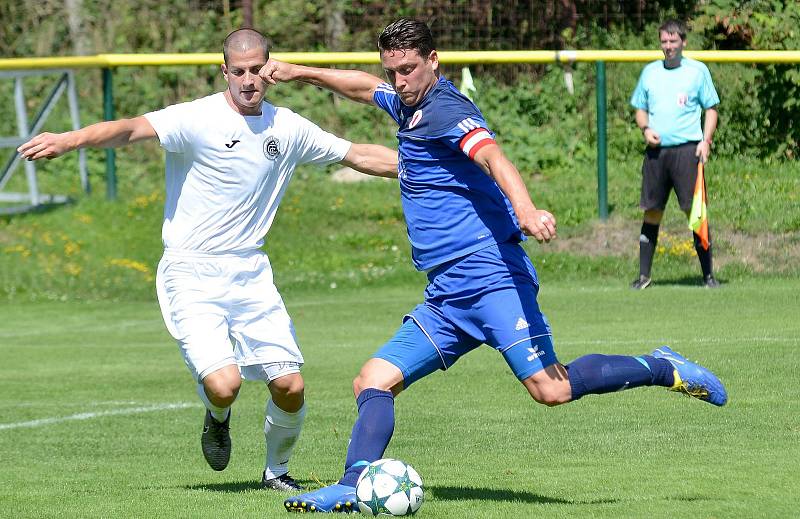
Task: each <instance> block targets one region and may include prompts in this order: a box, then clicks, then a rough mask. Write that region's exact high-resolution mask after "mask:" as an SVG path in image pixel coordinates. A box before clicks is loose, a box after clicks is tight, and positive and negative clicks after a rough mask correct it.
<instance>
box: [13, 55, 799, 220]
mask: <svg viewBox="0 0 800 519" xmlns="http://www.w3.org/2000/svg"><path fill="white" fill-rule="evenodd" d="M684 55H686V56H687V57H690V58H694V59H697V60H700V61H703V62H709V63H711V62H716V63H765V64H769V63H772V64H774V63H783V64H791V63H800V51H794V50H741V51H714V50H700V51H688V50H687V51H685V52H684ZM272 56H273V57H274V58H275V59H278V60H281V61H287V62H290V63H298V64H303V65H372V64H378V63H380V57H379V54H378V52H377V51H371V52H275V53H272ZM662 58H663V54H662V53H661V51H659V50H561V51H553V50H515V51H440V52H439V59H440V60H441V62H442V63H445V64H457V65H479V64H480V65H489V64H513V63H575V62H595V66H596V68H597V74H596V83H597V84H596V97H597V135H598V142H597V179H598V182H597V190H598V208H599V216H600V218H601V219H603V220H605V219H606V218H607V216H608V202H607V166H606V162H607V159H606V79H605V78H606V74H605V64H606V62H649V61H656V60H659V59H662ZM222 61H223V57H222V53H202V54H98V55H96V56H75V57H46V58H11V59H0V71H2V70H26V69H27V70H30V69H47V68H57V69H68V68H100V69H102V71H103V106H104V108H103V112H104V118H105V119H106V120H113V119H114V94H113V87H112V85H113V73H112V71H113V69H114V68H117V67H159V66H174V65H179V66H181V65H183V66H186V65H195V66H196V65H219V64H220V63H222ZM106 177H107V185H106V189H107V194H108V197H109V198H112V199H113V198H116V165H115V153H114V150H113V149H111V148H109V149H108V150H106Z"/></svg>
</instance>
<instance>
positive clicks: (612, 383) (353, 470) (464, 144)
mask: <svg viewBox="0 0 800 519" xmlns="http://www.w3.org/2000/svg"><path fill="white" fill-rule="evenodd" d="M378 49H379V51H380V56H381V63H382V66H383V69H384V71H385V73H386V75H387V78H388V80H389V83H386V82H384V81H382V80H381V79H380V78H377V77H375V76H373V75H371V74H368V73H366V72H361V71H356V70H335V69H323V68H314V67H304V66H299V65H292V64H288V63H283V62H278V61H274V60H271V61H270V62H268V63H267V64H266V65H265V66H264V68H263V69H262V70H261V72H260V75H261V76H262V78H263V79H264V80H265V81H267V82H268V83H277V82H281V81H301V82H305V83H310V84H314V85H317V86H321V87H324V88H328V89H330V90H332V91H334V92H336V93H339V94H341V95H343V96H345V97H347V98H349V99H351V100H354V101H359V102H362V103H367V104H374V105H377V106H378V107H379V108H381V109H383V110H385V111H386V112H388V113H389V115H390V116H392V118H393V119H394V120H395V121H396V122H397V124H398V125H399V127H400V129H399V131H398V132H397V138H398V141H399V158H400V160H399V164H400V165H399V167H398V171H399V173H400V175H399V181H400V192H401V197H402V205H403V211H404V214H405V218H406V224H407V227H408V238H409V240H410V241H411V246H412V256H413V261H414V265H415V266H416V267H417V268H418V269H419V270H423V271H426V272H427V276H428V280H429V284H428V287H427V288H426V290H425V301H424V302H423V303H422V304H420V305H418V306H417V307H416V308H414V309H413V310H412V311H411V312H410V313H409V314H407V315H406V316H405V318H404V322H403V324H402V326H401V327H400V329H399V330H398V331H397V332H396V333H395V335H394V337H392V338H391V339H390V340H389V341H388V342H387V343H386V344H385V345H384V346H383V347H382V348H380V349H379V350H378V351H377V352H376V353H375V355H374V356H373V357H372V358H371V359H369V360H368V361H367V362H366V363H365V364H364V366H363V367H362V368H361V371H360V373H359V374H358V376H357V377H356V378H355V380H354V381H353V391H354V394H355V396H356V402H357V405H358V418H357V419H356V423H355V425H354V426H353V430H352V434H351V437H350V444H349V447H348V450H347V458H346V461H345V470H344V475H343V476H342V478H341V479H340V480H339V482H338V483H336V484H333V485H330V486H326V487H323V488H320V489H318V490H315V491H312V492H307V493H305V494H301V495H298V496H294V497H291V498H289V499H287V500H286V501H285V503H284V504H285V507H286V509H287V510H288V511H295V512H307V511H316V512H348V511H352V510H353V507H354V505H355V502H356V496H355V484H356V480H357V479H358V476H359V474H360V473H361V471H362V470H363V469H364V467H365V466H366V465H367V464H369V462H371V461H374V460H377V459H380V458H382V457H383V454H384V451H385V449H386V447H387V446H388V444H389V441H390V439H391V437H392V433H393V431H394V399H395V397H396V396H397V395H398V394H399V393H400V392H401V391H403V390H404V389H406V388H408V387H409V386H410V385H411V384H413V383H414V382H415V381H417V380H419V379H421V378H423V377H425V376H427V375H429V374H431V373H433V372H434V371H436V370H439V369H442V370H444V369H448V368H449V367H451V366H452V365H453V364H454V363H455V362H456V361H457V360H458V359H459V358H460V357H461V356H462V355H465V354H466V353H468V352H469V351H471V350H473V349H475V348H477V347H478V346H480V345H481V344H484V343H486V344H488V345H490V346H491V347H493V348H495V349H496V350H497V351H499V352H500V353H501V354H502V355H503V357H504V358H505V360H506V362H507V363H508V365H509V366H510V367H511V369H512V371H513V372H514V374H515V375H516V376H517V378H518V379H519V380H520V382H521V383H522V384H523V386H524V387H525V388H526V389H527V391H528V392H529V393H530V395H531V397H533V399H534V400H535V401H537V402H539V403H542V404H545V405H548V406H555V405H559V404H564V403H567V402H571V401H574V400H577V399H579V398H581V397H582V396H584V395H587V394H600V393H609V392H615V391H619V390H621V389H626V388H633V387H638V386H664V387H667V388H670V389H672V390H674V391H679V392H683V393H686V394H689V395H691V396H694V397H697V398H700V399H701V400H704V401H707V402H710V403H712V404H714V405H717V406H721V405H724V404H725V402H726V401H727V393H726V391H725V388H724V386H723V385H722V383H721V382H720V381H719V379H718V378H717V377H716V376H714V374H712V373H711V372H710V371H708V370H707V369H705V368H703V367H701V366H699V365H697V364H694V363H692V362H689V361H687V360H686V359H685V358H683V357H682V356H680V355H679V354H677V353H675V352H673V351H672V350H671V349H669V348H668V347H665V346H662V347H660V348H658V349H656V350H655V351H653V352H652V353H650V354H647V355H641V356H638V357H631V356H622V355H597V354H593V355H586V356H584V357H580V358H578V359H576V360H574V361H573V362H572V363H570V364H566V365H562V364H561V363H559V362H558V359H557V358H556V354H555V351H554V349H553V342H552V334H551V331H550V326H549V325H548V323H547V319H546V318H545V317H544V315H543V314H542V312H541V310H540V309H539V305H538V303H537V301H536V297H537V293H538V290H539V281H538V278H537V274H536V270H535V269H534V267H533V264H532V263H531V261H530V259H529V258H528V256H527V254H526V253H525V251H524V249H523V248H522V247H521V246H520V242H521V241H522V240H524V239H525V235H530V236H533V237H534V238H536V240H538V241H539V242H547V241H549V240H550V239H552V238H554V237H555V235H556V220H555V217H554V216H553V215H552V214H551V213H549V212H547V211H545V210H543V209H537V208H536V206H535V205H534V204H533V202H532V201H531V198H530V196H529V194H528V190H527V188H526V187H525V184H524V183H523V181H522V178H521V177H520V174H519V172H518V171H517V169H516V168H515V167H514V165H513V164H512V163H511V162H510V161H509V160H508V159H507V158H506V156H505V155H504V154H503V152H502V151H501V149H500V147H499V146H498V145H497V143H496V142H495V139H494V135H493V133H492V132H491V131H490V130H489V127H488V125H487V123H486V121H485V120H484V118H483V115H482V114H481V112H480V110H478V108H477V107H476V106H475V105H474V104H473V103H472V102H471V101H470V100H469V99H467V98H466V97H465V96H463V95H462V94H461V93H460V92H459V91H458V90H457V89H456V88H455V87H454V86H453V84H452V83H450V82H449V81H447V79H445V78H444V77H443V76H442V75H441V74H440V73H439V60H438V56H437V53H436V50H435V47H434V43H433V37H432V35H431V32H430V29H429V28H428V26H427V25H426V24H425V23H423V22H419V21H416V20H410V19H401V20H398V21H396V22H394V23H392V24H390V25H389V26H388V27H386V28H385V29H384V30H383V32H382V33H381V35H380V37H379V39H378Z"/></svg>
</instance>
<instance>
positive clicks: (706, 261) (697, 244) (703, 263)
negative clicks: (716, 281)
mask: <svg viewBox="0 0 800 519" xmlns="http://www.w3.org/2000/svg"><path fill="white" fill-rule="evenodd" d="M692 235H693V237H694V250H696V251H697V259H699V260H700V268H701V269H702V270H703V279H706V278H707V277H708V276H710V275H711V274H712V272H713V271H712V268H711V231H709V232H708V250H705V249H704V248H703V243H702V242H701V241H700V236H698V235H697V233H696V232H693V233H692Z"/></svg>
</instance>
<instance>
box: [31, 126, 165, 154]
mask: <svg viewBox="0 0 800 519" xmlns="http://www.w3.org/2000/svg"><path fill="white" fill-rule="evenodd" d="M157 137H158V134H157V133H156V131H155V130H154V129H153V126H152V125H151V124H150V122H149V121H148V120H147V119H146V118H145V117H144V116H139V117H134V118H132V119H119V120H117V121H105V122H102V123H96V124H92V125H90V126H86V127H85V128H81V129H80V130H75V131H71V132H64V133H40V134H39V135H37V136H36V137H34V138H33V139H31V140H29V141H28V142H26V143H25V144H23V145H21V146H20V147H19V148H17V151H18V152H19V153H20V154H21V155H22V157H23V158H25V159H28V160H37V159H54V158H56V157H60V156H61V155H63V154H65V153H67V152H69V151H73V150H77V149H79V148H117V147H119V146H125V145H126V144H131V143H134V142H137V141H141V140H145V139H155V138H157Z"/></svg>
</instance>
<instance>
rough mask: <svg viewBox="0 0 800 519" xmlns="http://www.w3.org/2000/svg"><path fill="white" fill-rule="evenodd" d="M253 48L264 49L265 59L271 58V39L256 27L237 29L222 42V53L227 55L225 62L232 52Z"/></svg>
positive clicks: (226, 62)
mask: <svg viewBox="0 0 800 519" xmlns="http://www.w3.org/2000/svg"><path fill="white" fill-rule="evenodd" d="M252 49H262V50H263V51H264V61H265V62H266V61H267V59H269V41H268V40H267V37H266V36H264V35H263V34H261V33H260V32H258V31H256V30H255V29H237V30H235V31H233V32H232V33H230V34H229V35H228V37H227V38H225V42H224V43H223V44H222V55H223V56H224V57H225V64H228V59H229V57H230V53H231V52H237V53H241V52H247V51H249V50H252Z"/></svg>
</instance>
